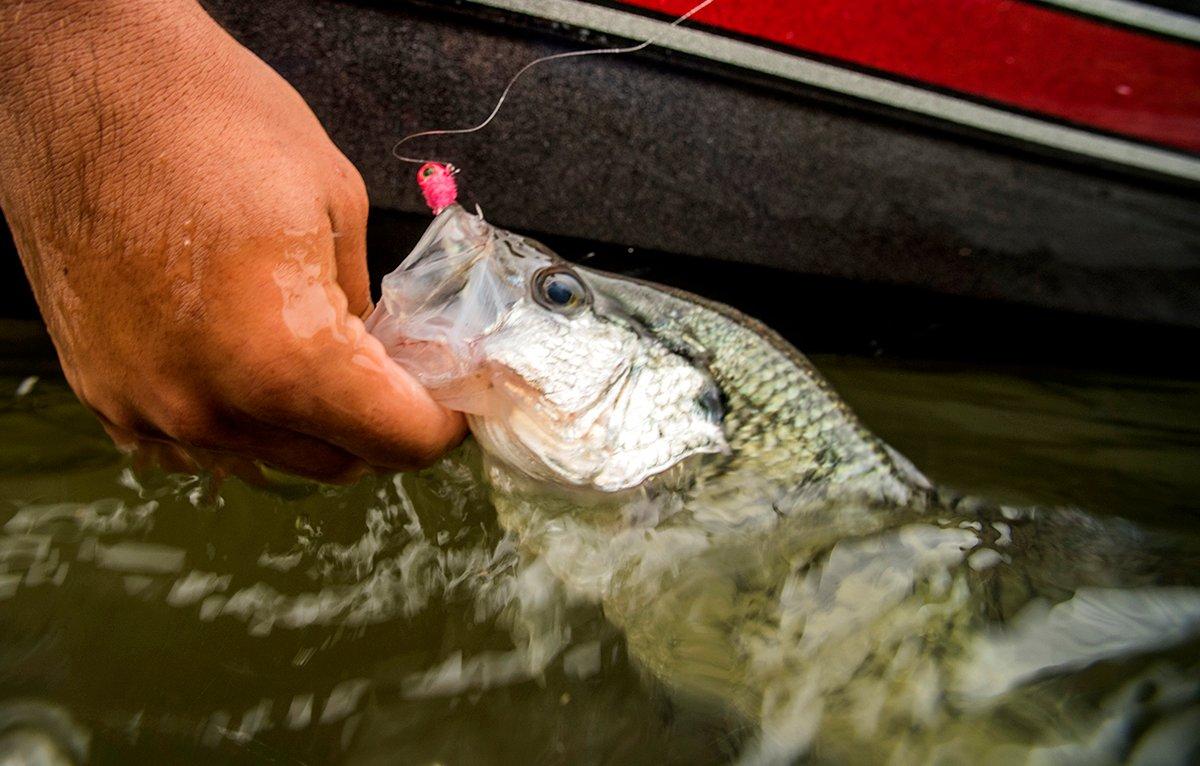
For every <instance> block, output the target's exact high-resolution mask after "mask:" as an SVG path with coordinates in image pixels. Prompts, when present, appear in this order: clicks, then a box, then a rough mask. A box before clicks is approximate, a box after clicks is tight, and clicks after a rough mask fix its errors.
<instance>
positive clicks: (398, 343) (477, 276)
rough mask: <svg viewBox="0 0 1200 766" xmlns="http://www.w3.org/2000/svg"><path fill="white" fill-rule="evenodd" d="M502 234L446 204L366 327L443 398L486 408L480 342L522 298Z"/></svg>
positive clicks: (457, 405)
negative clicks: (504, 254) (508, 261)
mask: <svg viewBox="0 0 1200 766" xmlns="http://www.w3.org/2000/svg"><path fill="white" fill-rule="evenodd" d="M503 241H504V240H503V236H502V232H500V231H499V230H497V229H495V228H494V227H492V226H491V225H490V224H489V223H488V222H487V221H485V220H484V219H483V217H482V216H481V215H476V214H472V213H468V212H467V211H466V210H464V209H463V208H462V206H460V205H457V204H455V205H451V206H449V207H447V208H446V209H445V210H443V211H442V212H441V213H439V214H438V216H437V217H436V218H435V219H434V221H433V223H431V224H430V225H429V228H428V229H426V231H425V233H424V234H423V235H422V237H421V239H420V240H419V241H418V242H417V244H416V245H415V246H414V247H413V249H412V251H411V252H409V254H408V256H406V257H405V259H404V260H403V261H402V262H401V263H400V265H399V266H398V267H397V268H396V270H395V271H393V272H392V273H391V274H388V275H387V276H386V277H384V279H383V286H382V287H383V289H382V292H383V296H382V300H381V301H380V303H379V305H378V306H376V308H375V311H374V312H373V313H372V314H371V316H370V317H369V318H368V320H367V329H368V330H369V331H370V332H371V334H373V335H375V337H377V338H379V340H380V341H382V342H383V344H384V346H385V347H386V348H387V349H388V353H389V354H390V356H391V357H392V359H394V360H395V361H396V362H397V363H398V364H400V366H401V367H403V368H404V369H405V370H406V371H407V372H409V374H411V375H413V377H415V378H416V379H417V380H418V381H419V382H420V383H421V384H422V385H423V386H424V387H425V388H426V389H428V390H429V392H430V393H431V394H432V395H433V396H434V398H435V399H437V400H438V401H439V402H441V403H442V404H444V405H445V406H447V407H450V408H452V409H456V410H460V411H463V412H473V413H482V412H483V411H484V410H485V403H486V399H487V397H485V396H483V394H484V393H486V391H487V389H488V388H489V387H490V383H489V381H488V376H487V374H486V371H485V369H484V367H485V360H484V359H483V356H482V351H481V348H480V345H481V341H482V339H483V338H485V337H486V336H487V335H488V334H489V333H491V332H492V331H494V330H495V329H496V327H498V326H499V325H500V324H501V323H502V322H503V321H504V318H505V317H506V316H507V315H508V313H509V312H510V311H511V310H512V307H513V306H514V305H515V304H516V303H517V302H518V301H519V300H520V299H521V297H522V295H523V289H522V287H521V282H520V280H519V279H515V278H514V276H516V275H514V274H513V273H511V270H510V268H509V266H508V265H507V264H506V259H505V258H504V257H503V254H502V253H501V252H500V251H501V250H502V249H503Z"/></svg>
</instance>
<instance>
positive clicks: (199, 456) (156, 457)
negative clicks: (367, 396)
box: [98, 415, 367, 484]
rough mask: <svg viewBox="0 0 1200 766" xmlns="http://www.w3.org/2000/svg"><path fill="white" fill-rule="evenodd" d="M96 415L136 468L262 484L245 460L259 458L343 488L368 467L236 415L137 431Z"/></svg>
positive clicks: (315, 441) (318, 442) (346, 455)
mask: <svg viewBox="0 0 1200 766" xmlns="http://www.w3.org/2000/svg"><path fill="white" fill-rule="evenodd" d="M98 417H99V419H100V424H101V425H102V426H103V427H104V430H105V431H106V432H107V433H108V435H109V438H111V439H112V440H113V443H114V444H116V446H117V448H118V449H119V450H121V451H122V452H125V453H126V454H132V455H134V456H135V457H136V458H137V461H138V463H139V464H140V465H143V466H144V465H157V466H158V467H160V468H162V469H163V470H165V471H168V472H174V473H196V472H198V471H199V470H200V469H202V468H203V469H208V470H210V471H213V472H219V473H224V474H230V475H234V476H237V477H239V478H241V479H243V480H245V481H247V482H249V483H261V482H262V472H261V471H260V470H259V469H258V468H257V467H256V466H255V465H253V464H252V463H251V462H249V461H250V460H258V461H261V462H262V463H264V464H266V465H269V466H271V467H272V468H277V469H279V470H282V471H285V472H287V473H291V474H296V475H298V476H304V477H307V478H310V479H316V480H317V481H322V482H326V483H333V484H342V483H347V482H350V481H353V480H355V479H357V478H358V477H360V476H361V475H362V474H363V473H364V472H365V471H366V469H367V466H366V465H365V464H364V463H363V462H362V461H361V460H359V459H358V458H355V457H354V456H353V455H350V454H349V453H347V452H346V451H345V450H341V449H338V448H336V447H333V446H331V445H329V444H327V443H325V442H323V441H321V440H319V439H314V438H312V437H310V436H307V435H305V434H300V433H296V432H294V431H289V430H286V429H281V428H277V427H275V426H272V425H269V424H266V423H261V422H254V421H253V420H250V419H248V418H241V417H239V416H236V415H231V416H225V417H216V416H212V417H208V418H206V419H205V422H204V424H203V425H202V426H200V427H187V426H184V427H182V428H180V427H179V426H178V425H177V423H172V424H170V425H165V424H164V425H163V426H157V425H152V424H146V425H145V426H144V427H142V428H141V429H140V431H135V430H133V429H130V428H125V427H122V426H119V425H117V424H116V423H114V422H112V421H110V420H109V419H107V418H105V417H104V416H102V415H98ZM172 432H174V433H172Z"/></svg>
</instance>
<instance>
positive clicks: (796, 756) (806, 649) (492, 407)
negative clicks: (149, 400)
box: [369, 206, 1200, 764]
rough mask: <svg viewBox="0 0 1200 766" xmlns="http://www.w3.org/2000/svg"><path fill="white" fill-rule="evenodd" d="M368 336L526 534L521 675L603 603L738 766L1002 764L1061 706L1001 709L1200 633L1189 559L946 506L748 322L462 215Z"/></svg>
mask: <svg viewBox="0 0 1200 766" xmlns="http://www.w3.org/2000/svg"><path fill="white" fill-rule="evenodd" d="M369 325H370V326H371V328H372V331H373V332H375V333H376V334H377V335H378V336H379V337H380V338H381V339H383V341H384V343H385V345H386V346H387V347H388V348H389V350H390V351H391V352H392V354H393V356H394V357H395V358H396V359H397V360H398V361H399V362H400V363H401V364H403V365H405V366H406V367H407V368H408V369H409V370H411V371H412V372H413V373H414V374H416V375H417V376H418V377H419V378H420V379H421V380H422V381H423V382H424V383H425V384H426V385H427V386H429V387H430V388H431V390H432V391H433V392H434V394H435V396H437V397H438V398H440V399H441V400H442V401H444V402H447V403H448V404H450V405H451V406H454V407H457V408H459V409H463V410H465V411H467V412H469V413H470V422H471V428H472V431H473V432H474V433H475V435H476V436H477V437H478V441H479V443H480V445H481V446H482V448H483V451H484V453H485V458H486V459H485V465H486V466H487V476H488V478H489V481H490V492H489V495H490V497H491V500H492V503H493V505H494V507H495V510H496V514H497V518H498V520H499V522H500V525H501V526H502V527H503V528H504V529H505V531H506V533H508V534H509V535H511V536H512V538H511V539H513V540H515V541H516V546H515V547H516V550H517V551H518V553H517V554H516V556H517V558H518V560H519V564H517V565H516V568H517V573H516V574H515V575H514V585H513V589H512V590H511V591H506V593H507V594H508V595H509V596H510V598H511V599H512V600H511V601H509V602H506V607H505V608H506V614H511V615H512V616H513V619H514V621H515V622H514V626H513V631H514V636H515V637H517V639H518V640H517V644H518V645H519V646H521V647H524V649H523V650H522V651H524V652H525V654H524V655H523V656H524V657H525V659H526V661H527V662H528V663H529V667H530V668H532V669H533V671H534V672H540V671H541V669H543V668H544V667H546V665H545V663H548V662H550V661H551V660H552V658H554V657H556V656H558V653H559V652H562V651H564V650H565V649H566V648H567V647H568V646H569V642H570V631H569V630H564V624H563V614H564V609H565V605H569V604H575V603H579V602H584V603H590V604H601V605H602V607H603V616H604V618H605V619H606V620H607V621H609V622H611V623H612V624H613V625H615V626H617V627H618V628H620V629H621V631H622V635H623V641H624V643H625V646H626V647H627V648H628V651H629V653H630V656H632V657H634V658H636V661H637V663H638V664H639V666H640V667H641V668H644V669H645V670H646V671H647V674H648V676H649V677H653V678H657V679H659V680H660V681H662V682H663V683H664V684H665V685H666V686H667V687H668V688H669V689H670V690H671V692H672V693H673V694H677V695H679V697H680V699H685V700H693V701H694V700H701V701H702V702H703V705H702V706H701V707H706V708H707V706H708V705H709V703H712V702H716V703H717V704H716V705H715V706H714V709H716V710H719V711H720V713H719V714H720V715H721V716H726V715H730V716H731V717H732V719H733V720H735V721H736V722H737V723H736V725H735V726H734V727H733V728H735V729H737V730H739V731H744V732H756V733H755V734H753V735H752V736H750V737H748V739H752V740H753V741H748V742H746V743H743V745H741V746H740V749H741V755H742V762H745V763H792V762H798V761H800V760H801V759H802V758H803V757H805V756H806V755H811V754H814V753H816V754H818V755H819V756H820V757H817V758H815V760H816V761H817V762H830V763H854V762H862V763H883V762H889V763H914V764H917V763H927V762H931V761H934V760H938V757H941V759H942V760H947V759H949V760H950V761H954V762H960V761H961V762H970V761H978V762H992V761H994V760H997V759H996V758H994V757H992V756H993V754H994V752H998V751H997V750H996V748H1001V749H1003V748H1009V750H1006V751H1004V752H1005V753H1006V756H1007V757H1010V759H1011V756H1012V754H1013V753H1018V752H1019V753H1025V752H1026V750H1029V749H1031V748H1032V749H1036V747H1038V746H1040V744H1041V743H1042V742H1043V741H1044V742H1057V741H1058V740H1057V737H1058V736H1059V733H1060V731H1061V728H1062V727H1061V723H1062V719H1064V718H1065V719H1071V717H1072V715H1073V714H1074V711H1068V712H1067V713H1063V714H1061V715H1059V714H1053V715H1051V714H1046V713H1044V711H1047V710H1052V709H1057V708H1058V707H1061V705H1060V703H1061V702H1062V700H1063V699H1065V698H1066V697H1067V696H1068V695H1067V694H1066V693H1065V692H1054V691H1053V690H1051V692H1049V693H1048V696H1047V698H1046V699H1048V700H1049V704H1047V705H1044V706H1043V707H1041V708H1037V707H1030V706H1029V705H1028V704H1026V703H1027V700H1025V701H1021V700H1018V703H1019V704H1018V705H1017V706H1016V709H1017V710H1019V711H1020V712H1022V713H1023V714H1024V713H1025V711H1027V710H1034V711H1039V712H1035V713H1034V714H1032V715H1028V716H1027V718H1026V719H1022V720H1021V724H1020V726H1017V727H1011V726H1010V720H1011V717H1006V716H993V717H989V714H988V713H987V712H986V711H987V710H988V709H989V706H996V705H1000V704H1002V703H1003V702H1004V701H1005V700H1007V699H1008V697H1006V695H1007V694H1008V693H1009V691H1010V690H1012V689H1015V688H1018V687H1020V686H1021V685H1022V684H1025V683H1026V682H1027V681H1028V680H1029V679H1031V678H1042V676H1043V675H1044V674H1049V673H1054V672H1059V670H1061V669H1065V670H1063V672H1068V671H1071V670H1073V669H1078V668H1083V667H1086V666H1088V665H1089V664H1091V663H1093V662H1094V661H1095V660H1096V658H1097V657H1102V656H1103V657H1116V656H1124V655H1136V654H1137V653H1139V652H1142V653H1144V652H1148V651H1153V650H1154V649H1155V647H1157V646H1160V645H1165V643H1164V642H1167V643H1169V641H1176V640H1180V639H1179V638H1178V637H1179V636H1185V637H1186V636H1190V635H1193V634H1194V628H1193V627H1189V626H1195V625H1200V589H1196V588H1194V587H1190V586H1193V585H1194V584H1195V577H1194V575H1193V574H1191V573H1193V572H1194V571H1196V566H1195V561H1196V557H1195V555H1191V556H1190V557H1189V556H1184V555H1180V554H1178V553H1176V552H1173V553H1171V554H1169V555H1164V554H1163V553H1162V552H1161V551H1158V550H1156V549H1155V547H1154V544H1153V543H1152V542H1151V541H1149V540H1148V539H1147V538H1144V537H1142V536H1141V535H1140V533H1137V532H1136V531H1131V530H1129V529H1127V528H1126V527H1125V526H1122V525H1120V524H1110V523H1105V522H1101V521H1098V520H1096V519H1091V518H1090V517H1088V516H1086V514H1082V513H1079V512H1064V511H1046V512H1043V511H1042V510H1036V509H1025V510H1019V509H1010V508H1001V507H999V506H997V505H995V504H992V503H987V502H982V501H981V502H978V503H973V502H967V501H965V500H964V499H962V498H948V497H946V496H942V495H940V494H939V493H937V492H936V491H934V490H933V489H931V488H930V486H929V484H928V482H927V481H926V480H925V479H924V477H923V476H921V474H920V473H919V472H918V471H917V470H916V469H915V468H913V467H912V466H911V465H910V464H909V463H908V462H907V461H906V460H905V459H904V458H903V457H902V456H900V455H899V454H897V453H896V452H895V451H894V450H892V449H890V448H889V447H888V446H887V445H886V444H884V443H883V442H882V441H880V440H879V439H878V438H876V437H875V436H874V435H872V434H871V433H870V432H869V431H868V430H867V429H866V428H865V427H864V426H863V425H862V424H861V423H860V422H859V420H858V418H857V417H856V416H855V415H854V414H853V413H852V412H851V411H850V410H849V408H848V407H847V406H846V405H845V404H844V403H843V402H842V400H841V399H840V398H839V397H838V396H837V394H836V393H835V392H834V391H833V390H832V389H831V388H830V386H829V385H828V384H827V383H826V382H825V381H824V380H823V378H822V377H821V376H820V374H819V373H818V372H817V371H816V370H815V369H814V368H813V367H812V365H811V364H809V362H808V360H807V359H805V358H804V356H803V355H801V354H800V353H799V352H798V351H796V350H795V349H794V348H792V347H791V346H790V345H789V344H788V343H787V342H786V341H784V340H783V339H782V338H780V337H779V336H778V335H777V334H776V333H774V332H773V331H771V330H770V329H769V328H767V327H765V326H763V325H762V324H760V323H759V322H757V321H755V320H753V319H751V318H749V317H746V316H744V315H742V314H740V313H739V312H737V311H734V310H733V309H730V308H728V307H726V306H723V305H720V304H717V303H714V302H711V301H708V300H705V299H703V298H700V297H697V296H694V295H689V294H687V293H683V292H680V291H677V290H674V289H671V288H667V287H663V286H659V285H654V284H649V283H644V282H640V281H637V280H632V279H627V278H624V277H619V276H615V275H611V274H605V273H602V272H598V271H593V270H590V269H586V268H581V267H574V266H571V265H569V264H567V263H565V262H564V261H562V260H561V259H559V258H558V257H557V256H555V255H554V254H553V253H550V252H549V251H548V250H546V249H545V248H544V247H542V246H541V245H538V244H537V243H535V242H533V241H531V240H528V239H525V238H523V237H519V236H516V235H513V234H510V233H508V232H504V231H502V230H500V229H496V228H495V227H492V226H490V225H489V224H487V223H486V222H485V221H484V220H483V219H482V217H479V216H472V215H470V214H468V213H466V212H465V211H463V210H462V209H461V208H458V207H457V206H452V207H451V208H448V209H447V210H446V211H444V212H443V213H442V214H441V215H440V216H439V217H438V219H437V220H436V221H435V222H434V224H433V226H432V227H431V228H430V231H429V232H428V233H427V234H426V236H425V238H424V239H423V240H422V241H421V243H420V244H418V246H417V248H416V249H415V250H414V251H413V254H412V255H410V256H409V258H408V259H406V260H405V262H404V263H403V264H402V265H401V267H400V269H398V270H397V272H396V273H395V275H394V276H392V277H389V278H388V280H385V283H384V300H383V303H382V305H381V306H380V308H378V309H377V311H376V314H375V315H374V316H373V317H372V318H371V320H370V322H369ZM1126 526H1127V525H1126ZM1161 584H1171V585H1176V586H1182V585H1187V586H1189V587H1173V588H1163V589H1159V588H1156V587H1153V586H1157V585H1161ZM1125 588H1136V589H1137V590H1125ZM1043 599H1050V601H1051V602H1053V603H1061V604H1062V605H1063V608H1062V609H1059V610H1058V612H1054V610H1051V612H1053V613H1047V612H1046V611H1045V610H1044V609H1043V610H1042V611H1041V612H1039V611H1038V606H1037V605H1038V604H1039V603H1041V602H1042V600H1043ZM1014 618H1019V619H1020V620H1021V621H1020V623H1019V625H1020V630H1018V631H1017V632H1016V633H1015V634H1009V633H998V632H996V631H995V629H994V625H991V624H989V621H996V622H1000V623H1003V622H1004V621H1006V620H1010V619H1014ZM1098 633H1103V634H1104V635H1106V636H1108V637H1109V638H1110V639H1112V640H1111V641H1109V640H1107V639H1106V641H1104V642H1099V643H1098V642H1096V641H1095V636H1096V635H1098ZM1163 637H1168V638H1167V639H1164V638H1163ZM1101 644H1102V645H1103V646H1101ZM1098 647H1099V648H1098ZM1172 672H1173V671H1172ZM1194 675H1195V674H1194V673H1192V677H1189V676H1185V675H1182V674H1176V676H1179V677H1175V676H1170V674H1168V676H1169V680H1170V681H1171V683H1176V682H1180V683H1183V684H1184V685H1185V686H1186V687H1187V688H1188V689H1200V682H1196V681H1194V679H1193V677H1194ZM1180 679H1182V680H1180ZM1042 688H1046V687H1044V686H1043V687H1042ZM1074 693H1075V692H1074V691H1072V692H1071V694H1074ZM1189 693H1190V692H1189ZM955 699H959V700H968V701H970V703H971V705H974V706H975V707H973V708H970V709H956V708H955V707H954V705H953V704H948V701H951V700H955ZM1044 701H1045V700H1043V702H1044ZM1089 704H1090V703H1089ZM980 711H982V712H980ZM1132 715H1140V713H1139V712H1138V711H1136V710H1135V711H1134V712H1133V713H1132ZM1056 716H1057V717H1056ZM1043 725H1044V727H1045V730H1046V732H1048V734H1047V737H1046V738H1045V739H1044V740H1039V739H1036V738H1032V737H1030V736H1029V732H1031V731H1038V730H1039V727H1042V726H1043ZM1072 725H1074V722H1073V721H1072ZM1105 725H1107V724H1105ZM1014 728H1015V729H1016V730H1017V731H1016V733H1015V734H1014V731H1013V729H1014ZM1110 728H1111V727H1110ZM947 748H950V749H947ZM935 753H936V754H940V755H939V756H938V757H934V754H935ZM943 756H944V757H943ZM1017 760H1020V759H1017ZM1085 761H1086V762H1091V760H1089V759H1087V758H1083V759H1081V760H1080V762H1085Z"/></svg>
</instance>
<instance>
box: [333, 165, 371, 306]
mask: <svg viewBox="0 0 1200 766" xmlns="http://www.w3.org/2000/svg"><path fill="white" fill-rule="evenodd" d="M346 166H347V167H348V169H347V170H343V173H342V175H343V180H344V183H343V184H341V185H340V186H339V190H338V191H337V192H335V193H334V195H333V199H332V200H331V201H330V206H329V220H330V225H331V227H332V229H333V248H334V260H335V263H336V265H337V282H338V285H339V286H340V287H341V288H342V292H344V293H345V294H346V301H347V303H348V305H349V311H350V313H351V314H353V315H354V316H356V317H360V318H366V316H367V314H368V313H369V312H370V311H371V277H370V274H369V273H368V272H367V215H368V213H369V211H370V205H369V203H368V201H367V191H366V188H365V187H364V186H363V182H362V178H361V177H360V176H359V175H358V171H356V170H355V169H354V168H353V167H352V166H350V164H349V162H347V163H346Z"/></svg>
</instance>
